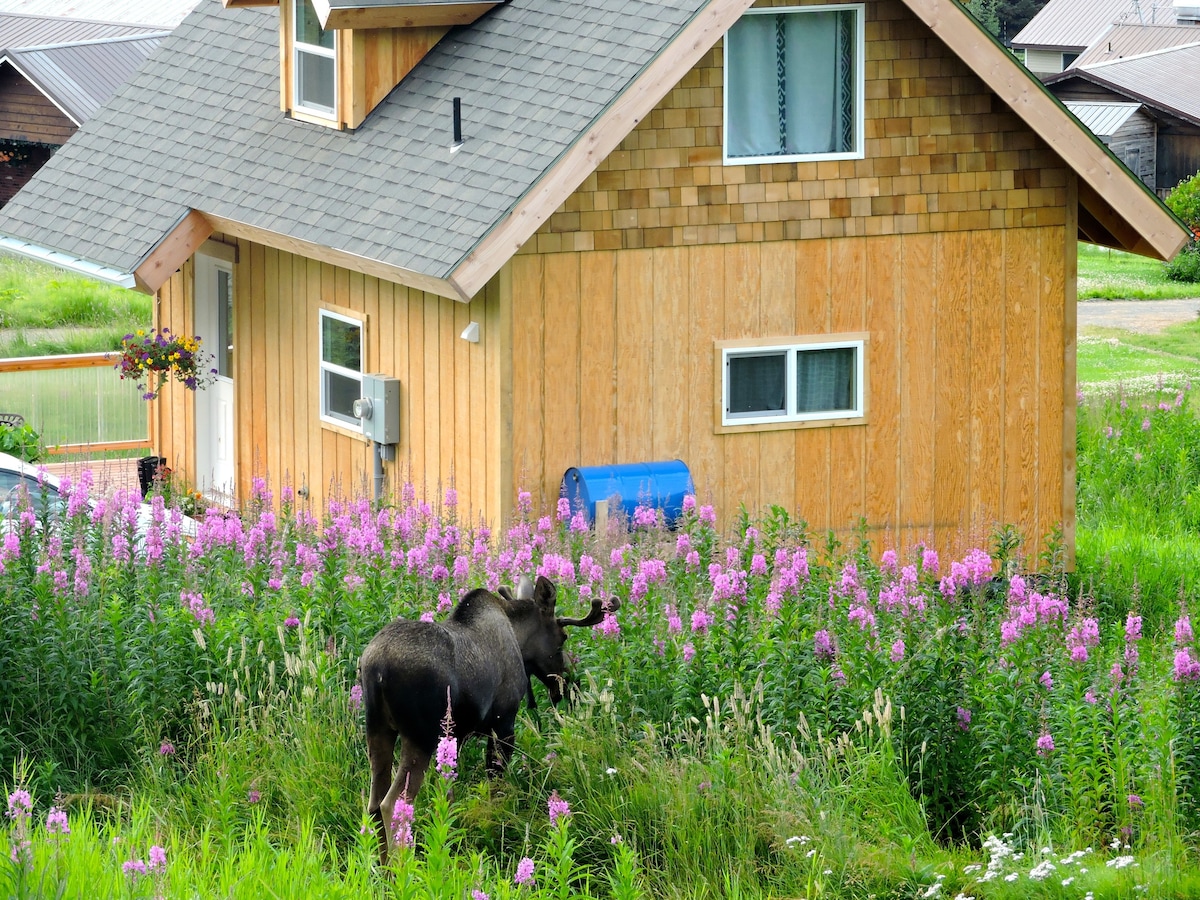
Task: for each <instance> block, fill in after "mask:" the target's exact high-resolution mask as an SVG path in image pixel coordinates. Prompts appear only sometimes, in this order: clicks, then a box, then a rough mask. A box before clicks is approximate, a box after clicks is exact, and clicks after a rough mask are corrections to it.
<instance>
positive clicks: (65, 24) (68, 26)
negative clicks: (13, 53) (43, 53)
mask: <svg viewBox="0 0 1200 900" xmlns="http://www.w3.org/2000/svg"><path fill="white" fill-rule="evenodd" d="M2 3H3V0H0V4H2ZM149 32H150V29H148V28H146V27H145V26H144V25H129V24H126V23H124V22H94V21H91V20H79V19H64V18H62V17H61V16H28V15H23V14H14V13H5V12H0V49H12V48H16V47H43V46H46V45H48V44H66V43H71V42H73V41H94V40H99V39H101V38H113V37H127V36H129V35H135V34H147V33H149Z"/></svg>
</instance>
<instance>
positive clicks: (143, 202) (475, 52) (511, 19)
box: [0, 0, 707, 278]
mask: <svg viewBox="0 0 1200 900" xmlns="http://www.w3.org/2000/svg"><path fill="white" fill-rule="evenodd" d="M706 2H707V0H668V2H664V0H589V2H587V3H580V2H576V0H510V2H508V3H506V4H504V5H502V6H499V7H497V8H496V9H494V10H493V11H492V12H490V13H488V14H487V15H485V16H484V17H483V18H482V19H480V20H479V21H477V22H476V23H475V24H474V25H471V26H468V27H465V28H460V29H457V30H455V31H452V32H451V33H450V34H449V35H447V37H446V38H445V39H443V40H442V42H441V43H440V44H439V45H438V46H437V47H436V48H435V49H434V50H433V51H432V52H430V53H429V54H428V55H427V56H426V57H425V58H424V59H423V60H422V62H421V63H420V64H419V65H418V66H417V67H416V68H415V69H414V70H413V71H412V72H410V73H409V75H408V76H407V77H406V78H405V79H404V81H403V82H402V83H401V84H400V86H399V87H398V88H397V89H395V90H393V91H392V92H391V94H390V95H389V96H388V97H387V98H386V99H385V100H384V101H383V102H382V103H381V104H380V105H379V106H378V107H376V109H375V110H374V112H372V113H371V115H370V116H369V117H368V118H367V120H366V122H365V123H364V124H363V125H362V126H361V127H359V128H358V129H357V130H356V131H352V132H351V131H344V132H339V131H335V130H333V129H330V128H326V127H322V126H319V125H310V124H305V123H302V122H297V121H293V120H291V119H288V118H286V117H285V116H284V115H283V114H282V113H280V111H279V59H278V57H279V41H278V24H277V23H278V12H277V11H276V10H274V9H265V10H264V9H230V10H224V9H222V8H221V5H220V3H219V0H202V2H201V3H200V5H199V7H198V8H197V9H196V11H195V12H193V13H192V14H191V15H190V16H188V18H187V19H185V20H184V22H183V24H181V25H180V26H179V27H178V28H177V29H176V30H175V31H174V32H173V33H172V35H171V36H170V37H168V38H167V39H166V40H164V41H163V43H162V46H161V47H160V48H159V50H158V52H157V53H155V54H154V55H153V56H152V57H151V58H150V60H149V61H148V62H147V63H146V65H144V66H143V67H142V68H141V69H140V70H139V71H138V73H137V74H136V75H135V76H134V77H133V78H132V79H130V81H129V82H127V83H126V85H125V86H124V87H123V88H121V89H119V90H118V91H117V93H116V94H115V95H114V96H113V98H112V100H111V102H110V103H109V104H108V105H107V106H105V107H104V108H102V109H101V110H100V111H99V112H98V113H97V114H96V115H95V116H94V117H93V118H91V119H90V120H89V121H88V122H87V123H86V124H85V125H84V127H83V128H82V129H80V131H79V132H78V133H77V134H76V135H75V136H74V137H73V138H72V139H71V140H70V141H68V142H67V143H66V145H64V147H63V148H62V149H61V150H59V151H58V152H57V153H56V154H55V156H54V157H53V159H51V161H50V162H49V163H48V164H47V165H46V166H44V167H43V168H42V169H41V170H40V171H39V172H38V174H37V175H36V176H35V177H34V178H33V180H32V181H30V183H29V184H28V185H26V187H25V188H23V189H22V190H21V191H20V192H19V193H18V194H17V196H16V197H15V198H14V199H13V200H12V201H11V202H10V203H9V204H8V205H7V206H5V207H4V209H3V212H2V213H0V233H2V234H4V235H7V236H9V237H11V238H15V239H17V240H20V241H26V242H29V243H32V244H34V245H36V246H39V247H43V248H47V249H51V250H55V251H59V252H62V253H65V254H67V255H69V256H72V257H77V258H80V259H83V260H86V261H88V262H90V263H93V264H97V265H101V266H107V267H111V268H113V269H117V270H120V271H122V272H132V271H133V270H134V269H136V268H137V266H138V264H139V263H140V262H141V261H142V260H143V259H144V257H145V256H146V255H147V254H148V253H149V252H150V251H151V250H152V249H153V248H154V247H155V245H156V244H157V243H158V242H159V241H160V240H161V239H162V237H163V236H164V235H166V234H167V233H168V232H169V231H170V230H171V229H172V228H173V226H174V225H175V224H176V223H177V222H178V221H179V220H180V219H181V218H182V217H183V216H184V215H185V214H186V213H187V211H188V210H189V209H198V210H200V211H201V212H203V213H208V214H210V215H214V216H220V217H223V218H229V219H233V220H236V221H239V222H242V223H245V224H247V225H250V226H254V227H258V228H264V229H267V230H269V231H273V232H277V233H280V234H284V235H289V236H292V237H295V238H298V239H300V240H304V241H308V242H311V243H314V244H319V245H322V246H328V247H332V248H334V249H337V250H343V251H346V252H349V253H353V254H356V255H359V256H363V257H367V258H370V259H374V260H379V261H381V262H383V263H385V264H387V265H391V266H396V267H401V268H405V269H409V270H412V271H415V272H418V273H421V274H423V275H429V276H432V277H435V278H443V277H446V276H447V275H448V274H449V272H450V271H451V270H452V269H453V267H454V266H455V264H456V263H457V262H459V261H460V260H461V259H462V258H463V257H464V256H465V255H466V254H467V253H469V252H470V251H471V249H472V248H473V247H474V246H475V245H476V243H477V242H478V241H479V240H480V239H481V238H482V237H484V236H485V235H486V234H487V233H488V231H489V230H490V229H491V228H492V227H493V226H494V225H495V224H497V223H498V222H499V221H501V220H502V219H503V217H504V216H505V214H506V213H507V212H508V211H509V210H510V209H511V208H512V206H513V204H514V203H516V201H517V200H518V199H520V198H521V196H522V195H523V194H525V193H526V192H527V191H528V190H529V189H530V188H531V186H532V185H533V184H534V183H535V182H536V181H537V179H538V178H539V177H540V176H541V175H542V173H543V172H545V171H546V169H547V168H548V167H550V166H551V164H552V163H553V162H554V160H555V159H556V158H557V157H559V156H560V154H562V153H563V152H564V151H565V150H566V149H567V148H568V147H569V146H570V145H571V144H572V143H573V142H574V141H576V140H577V139H578V137H579V135H581V134H582V133H583V132H584V131H585V129H586V128H587V127H588V125H589V124H590V123H591V122H592V121H593V120H594V119H595V118H596V116H597V115H599V114H600V113H601V112H602V111H603V110H604V108H605V107H606V106H607V105H608V104H609V103H611V102H612V100H613V99H614V98H615V97H617V96H618V95H619V93H620V91H621V90H622V89H623V88H624V87H625V86H626V85H627V84H628V83H629V82H630V81H631V80H632V79H633V78H634V77H635V76H636V74H637V73H638V72H639V71H640V70H641V69H642V68H643V67H645V66H646V65H647V64H648V63H649V62H650V61H651V60H652V59H653V58H654V57H655V55H656V54H657V53H658V52H659V51H660V50H661V48H663V47H664V46H665V45H666V44H667V43H668V42H669V40H670V38H671V37H672V36H674V35H675V34H676V33H677V32H678V31H679V30H680V29H681V28H682V27H683V26H684V25H685V24H686V23H687V22H688V21H689V20H690V19H691V18H692V17H693V16H694V15H695V14H696V13H697V12H698V11H699V10H700V9H701V8H703V7H704V5H705V4H706ZM456 96H457V97H461V98H462V108H463V113H462V117H463V131H464V136H465V138H466V144H465V146H464V147H463V148H462V149H460V150H459V151H458V152H456V153H453V154H451V152H450V143H451V106H452V98H453V97H456Z"/></svg>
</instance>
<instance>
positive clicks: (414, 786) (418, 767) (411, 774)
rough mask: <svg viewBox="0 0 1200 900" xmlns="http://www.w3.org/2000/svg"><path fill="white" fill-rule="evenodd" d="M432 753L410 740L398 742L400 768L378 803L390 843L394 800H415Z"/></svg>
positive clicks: (394, 836)
mask: <svg viewBox="0 0 1200 900" xmlns="http://www.w3.org/2000/svg"><path fill="white" fill-rule="evenodd" d="M431 756H432V754H430V753H427V752H425V751H424V750H421V749H420V748H418V747H414V746H413V745H412V741H403V740H402V741H401V742H400V768H399V769H397V770H396V779H395V780H394V781H393V782H392V786H391V788H390V789H389V790H388V792H387V796H385V797H384V798H383V802H381V803H380V804H379V815H380V818H381V819H382V820H383V823H384V827H385V828H386V829H387V834H388V836H389V837H390V838H391V840H390V842H389V846H390V844H391V843H395V840H396V835H395V833H394V829H393V825H392V819H393V816H395V814H396V801H397V800H399V799H400V798H401V797H402V796H403V797H404V799H405V800H407V801H408V802H409V803H412V802H413V801H415V800H416V797H417V791H419V790H420V789H421V783H422V782H423V781H424V780H425V770H426V769H428V768H429V759H430V757H431ZM383 860H384V862H386V861H387V850H386V848H385V850H384V853H383Z"/></svg>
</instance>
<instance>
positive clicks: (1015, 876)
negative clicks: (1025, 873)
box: [1004, 872, 1021, 882]
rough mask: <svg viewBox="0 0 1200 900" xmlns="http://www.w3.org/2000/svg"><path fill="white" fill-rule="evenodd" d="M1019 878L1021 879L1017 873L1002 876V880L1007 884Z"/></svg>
mask: <svg viewBox="0 0 1200 900" xmlns="http://www.w3.org/2000/svg"><path fill="white" fill-rule="evenodd" d="M1020 877H1021V875H1020V873H1019V872H1009V873H1008V874H1007V875H1005V876H1004V880H1005V881H1008V882H1013V881H1016V880H1017V879H1018V878H1020Z"/></svg>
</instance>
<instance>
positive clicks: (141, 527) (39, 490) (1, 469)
mask: <svg viewBox="0 0 1200 900" xmlns="http://www.w3.org/2000/svg"><path fill="white" fill-rule="evenodd" d="M25 492H28V494H29V497H30V499H31V500H32V501H33V505H34V508H35V509H36V508H39V506H40V504H41V503H42V502H47V503H49V504H50V507H51V509H52V510H57V511H61V510H63V509H64V508H65V506H66V502H67V501H66V499H65V498H64V497H63V496H62V494H63V483H62V479H61V478H59V476H57V475H55V474H53V473H51V472H47V471H46V470H45V469H40V468H39V467H38V466H36V465H34V464H32V463H27V462H25V461H24V460H22V459H19V458H18V457H16V456H12V455H10V454H8V453H0V515H3V517H4V519H5V520H6V521H9V520H11V517H12V516H13V515H15V514H16V512H17V510H18V509H19V508H20V503H21V499H22V494H23V493H25ZM43 497H44V498H45V501H43V499H42V498H43ZM89 506H90V508H91V509H93V510H94V509H96V508H97V498H95V497H93V498H91V499H90V500H89ZM153 524H154V509H153V507H152V506H151V505H150V504H149V503H141V504H140V505H139V506H138V515H137V534H138V536H139V538H140V537H141V536H142V535H144V534H145V533H146V531H147V530H148V529H149V528H150V527H151V525H153ZM179 529H180V533H181V534H183V535H184V536H185V537H189V538H192V537H195V536H196V533H197V530H198V523H197V522H196V520H195V519H190V518H188V517H187V516H183V517H181V521H180V523H179Z"/></svg>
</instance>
